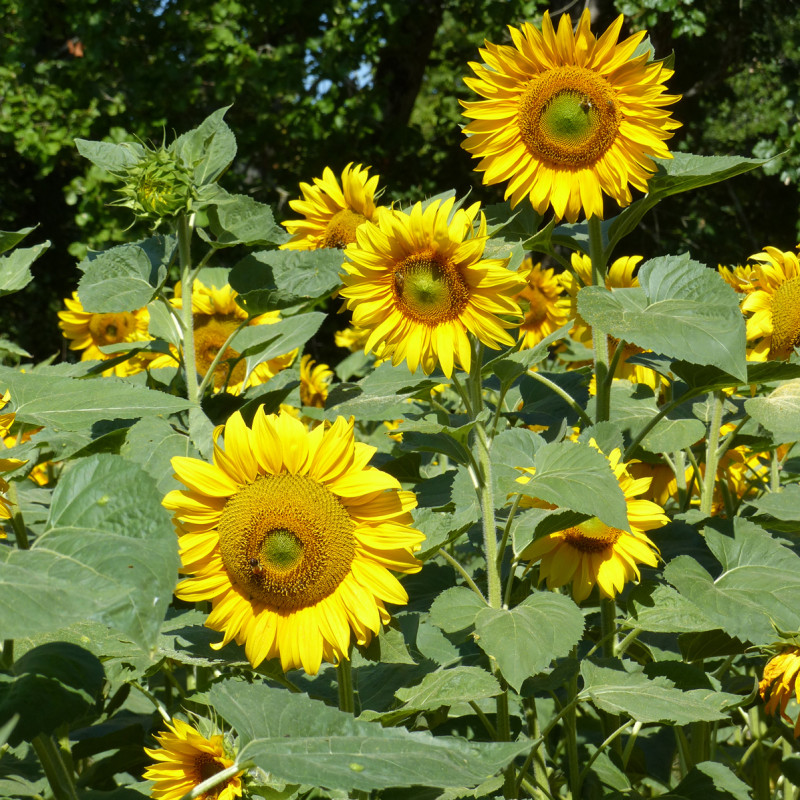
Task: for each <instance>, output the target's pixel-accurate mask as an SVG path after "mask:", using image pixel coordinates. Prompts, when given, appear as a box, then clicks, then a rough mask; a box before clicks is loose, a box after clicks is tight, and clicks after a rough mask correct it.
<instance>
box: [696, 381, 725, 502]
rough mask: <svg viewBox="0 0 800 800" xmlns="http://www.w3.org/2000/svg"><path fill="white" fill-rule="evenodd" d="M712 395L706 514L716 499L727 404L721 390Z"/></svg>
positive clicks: (702, 498)
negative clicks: (715, 493) (723, 410)
mask: <svg viewBox="0 0 800 800" xmlns="http://www.w3.org/2000/svg"><path fill="white" fill-rule="evenodd" d="M711 397H712V398H713V405H712V408H711V422H710V423H709V425H708V438H707V440H706V472H705V475H704V476H703V490H702V494H701V496H700V512H701V513H702V514H704V515H706V516H709V515H710V514H711V506H712V504H713V501H714V486H715V484H716V480H717V465H718V464H719V456H720V453H719V429H720V427H721V426H722V409H723V407H724V405H725V395H724V394H723V393H722V392H721V391H719V390H717V391H715V392H712V393H711Z"/></svg>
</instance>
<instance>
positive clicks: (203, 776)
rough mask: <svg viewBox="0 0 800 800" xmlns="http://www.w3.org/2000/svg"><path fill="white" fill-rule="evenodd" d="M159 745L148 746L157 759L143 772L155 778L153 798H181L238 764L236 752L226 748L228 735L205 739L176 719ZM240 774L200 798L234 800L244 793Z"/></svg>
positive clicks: (152, 778)
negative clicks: (154, 746)
mask: <svg viewBox="0 0 800 800" xmlns="http://www.w3.org/2000/svg"><path fill="white" fill-rule="evenodd" d="M155 738H156V741H157V742H158V743H159V745H160V747H157V748H149V747H145V748H144V751H145V753H147V755H148V756H150V758H151V759H153V761H154V762H155V763H154V764H151V765H150V766H149V767H147V769H146V770H145V771H144V776H143V777H144V778H145V779H146V780H150V781H153V787H152V788H151V790H150V797H152V798H154V800H180V798H181V797H183V795H185V794H186V793H187V792H190V791H191V790H192V789H194V788H195V786H199V785H200V784H201V783H202V782H203V781H206V780H208V779H209V778H210V777H212V776H213V775H216V774H217V773H218V772H222V770H224V769H227V768H228V767H232V766H233V765H234V764H235V763H236V756H235V754H234V753H233V752H232V751H231V750H230V749H229V748H228V747H227V745H226V742H225V737H224V736H223V735H222V734H219V733H218V734H215V735H213V736H211V737H210V738H206V737H205V736H203V734H201V733H200V732H199V731H198V730H196V729H195V728H193V727H192V726H191V725H189V724H188V723H186V722H183V721H181V720H179V719H174V718H173V720H172V722H168V723H167V731H166V732H164V733H162V734H161V735H159V736H156V737H155ZM240 776H241V773H237V774H236V775H234V776H233V777H231V778H228V779H227V780H226V781H224V782H223V783H221V784H219V785H217V786H216V787H215V788H214V789H212V790H211V791H209V792H206V793H205V794H202V795H200V798H205V800H234V798H236V797H241V796H242V779H241V777H240Z"/></svg>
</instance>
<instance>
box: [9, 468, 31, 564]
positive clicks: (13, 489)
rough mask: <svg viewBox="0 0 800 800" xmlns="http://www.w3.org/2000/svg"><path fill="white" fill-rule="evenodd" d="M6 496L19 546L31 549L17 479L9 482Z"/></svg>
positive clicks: (23, 548)
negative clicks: (20, 504)
mask: <svg viewBox="0 0 800 800" xmlns="http://www.w3.org/2000/svg"><path fill="white" fill-rule="evenodd" d="M6 497H7V498H8V502H9V504H10V505H11V527H12V528H13V529H14V537H15V538H16V540H17V547H18V548H19V549H20V550H30V547H31V545H30V542H28V531H27V529H26V528H25V520H24V519H23V517H22V509H21V508H20V507H19V494H18V493H17V484H16V481H9V482H8V491H7V492H6Z"/></svg>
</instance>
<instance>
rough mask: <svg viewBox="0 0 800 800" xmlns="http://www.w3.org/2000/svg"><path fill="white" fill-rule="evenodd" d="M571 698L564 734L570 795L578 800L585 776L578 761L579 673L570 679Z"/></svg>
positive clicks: (565, 717) (565, 719)
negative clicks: (577, 701)
mask: <svg viewBox="0 0 800 800" xmlns="http://www.w3.org/2000/svg"><path fill="white" fill-rule="evenodd" d="M569 696H570V702H569V704H568V705H567V707H566V708H567V710H566V713H565V714H564V732H565V734H566V744H567V774H568V776H569V777H568V783H569V790H570V795H571V796H572V798H573V800H578V799H579V798H580V796H581V783H582V780H583V776H582V775H581V771H580V762H579V760H578V758H579V755H578V721H577V720H578V714H577V703H576V702H575V700H577V698H578V675H577V673H576V674H575V675H574V676H573V677H572V678H571V679H570V682H569Z"/></svg>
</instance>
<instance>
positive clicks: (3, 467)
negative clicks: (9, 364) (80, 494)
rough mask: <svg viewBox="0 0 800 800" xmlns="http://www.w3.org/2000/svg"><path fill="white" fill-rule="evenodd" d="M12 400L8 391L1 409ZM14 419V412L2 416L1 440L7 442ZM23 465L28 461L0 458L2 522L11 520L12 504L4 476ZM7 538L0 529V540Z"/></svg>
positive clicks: (0, 401)
mask: <svg viewBox="0 0 800 800" xmlns="http://www.w3.org/2000/svg"><path fill="white" fill-rule="evenodd" d="M10 399H11V393H10V392H8V391H7V392H6V393H5V394H4V395H2V396H1V397H0V409H2V408H5V406H6V405H8V401H9V400H10ZM14 417H15V415H14V413H13V412H9V413H6V414H0V439H3V440H5V439H6V438H7V437H8V431H9V429H10V428H11V426H12V425H13V424H14ZM14 444H16V438H14ZM6 446H8V445H6ZM23 464H27V461H20V459H18V458H0V520H3V519H11V503H10V502H9V501H8V499H7V498H6V497H5V493H6V492H7V491H8V488H9V486H8V481H6V480H4V479H3V478H2V475H3V473H5V472H12V471H13V470H15V469H17V467H21V466H22V465H23ZM5 538H6V534H5V532H4V531H3V529H2V528H0V539H5Z"/></svg>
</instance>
